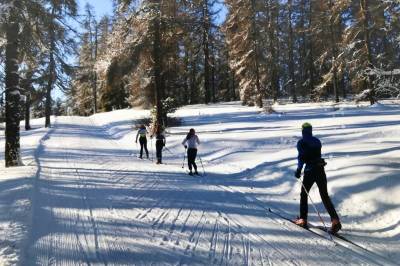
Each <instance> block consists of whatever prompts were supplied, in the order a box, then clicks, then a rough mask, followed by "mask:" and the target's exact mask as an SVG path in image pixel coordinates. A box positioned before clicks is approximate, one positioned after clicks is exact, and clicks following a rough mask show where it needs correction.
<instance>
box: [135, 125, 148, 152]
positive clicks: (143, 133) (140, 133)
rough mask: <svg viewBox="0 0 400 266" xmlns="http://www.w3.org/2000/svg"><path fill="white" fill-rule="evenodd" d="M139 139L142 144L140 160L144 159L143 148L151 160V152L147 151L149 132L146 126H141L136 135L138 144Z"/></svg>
mask: <svg viewBox="0 0 400 266" xmlns="http://www.w3.org/2000/svg"><path fill="white" fill-rule="evenodd" d="M138 138H139V143H140V156H139V158H140V159H142V158H143V148H144V150H145V152H146V157H147V159H149V151H148V150H147V130H146V127H145V125H141V126H140V129H139V130H138V132H137V134H136V143H137V142H138Z"/></svg>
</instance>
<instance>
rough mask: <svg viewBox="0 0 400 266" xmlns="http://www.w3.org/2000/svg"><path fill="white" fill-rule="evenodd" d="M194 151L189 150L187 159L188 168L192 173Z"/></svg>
mask: <svg viewBox="0 0 400 266" xmlns="http://www.w3.org/2000/svg"><path fill="white" fill-rule="evenodd" d="M192 154H193V153H192V149H188V150H187V159H188V167H189V171H190V172H192V163H193V158H192Z"/></svg>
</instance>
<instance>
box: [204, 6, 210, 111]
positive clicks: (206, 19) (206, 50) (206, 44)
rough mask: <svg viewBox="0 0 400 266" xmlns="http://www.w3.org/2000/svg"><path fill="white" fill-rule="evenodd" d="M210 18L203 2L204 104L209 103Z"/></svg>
mask: <svg viewBox="0 0 400 266" xmlns="http://www.w3.org/2000/svg"><path fill="white" fill-rule="evenodd" d="M209 20H210V18H209V11H208V2H207V0H203V52H204V96H205V97H204V102H205V103H206V104H208V103H209V102H210V98H211V97H210V68H211V66H210V47H209V46H210V39H209V37H210V36H209V33H210V21H209Z"/></svg>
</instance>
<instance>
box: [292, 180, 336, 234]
mask: <svg viewBox="0 0 400 266" xmlns="http://www.w3.org/2000/svg"><path fill="white" fill-rule="evenodd" d="M299 182H300V183H301V186H302V187H303V189H304V191H305V192H306V194H307V197H308V198H309V199H310V201H311V205H312V206H313V208H314V210H315V211H316V212H317V214H318V217H319V219H320V220H321V222H322V225H323V226H324V228H325V230H326V232H327V233H328V234H329V237H330V239H331V240H332V241H333V238H332V236H331V234H330V233H329V231H328V227H326V224H325V222H324V219H322V217H321V214H320V213H319V211H318V209H317V206H316V205H315V203H314V201H313V200H312V198H311V196H310V194H309V193H308V191H307V189H306V187H305V186H304V183H303V180H301V179H299Z"/></svg>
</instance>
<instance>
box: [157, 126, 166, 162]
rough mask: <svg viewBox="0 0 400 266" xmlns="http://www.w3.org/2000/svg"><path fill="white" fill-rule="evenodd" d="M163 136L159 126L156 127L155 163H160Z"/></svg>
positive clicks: (164, 141)
mask: <svg viewBox="0 0 400 266" xmlns="http://www.w3.org/2000/svg"><path fill="white" fill-rule="evenodd" d="M165 143H166V140H165V136H164V134H163V133H162V130H161V128H160V127H157V130H156V157H157V164H162V150H163V148H164V147H165Z"/></svg>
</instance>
